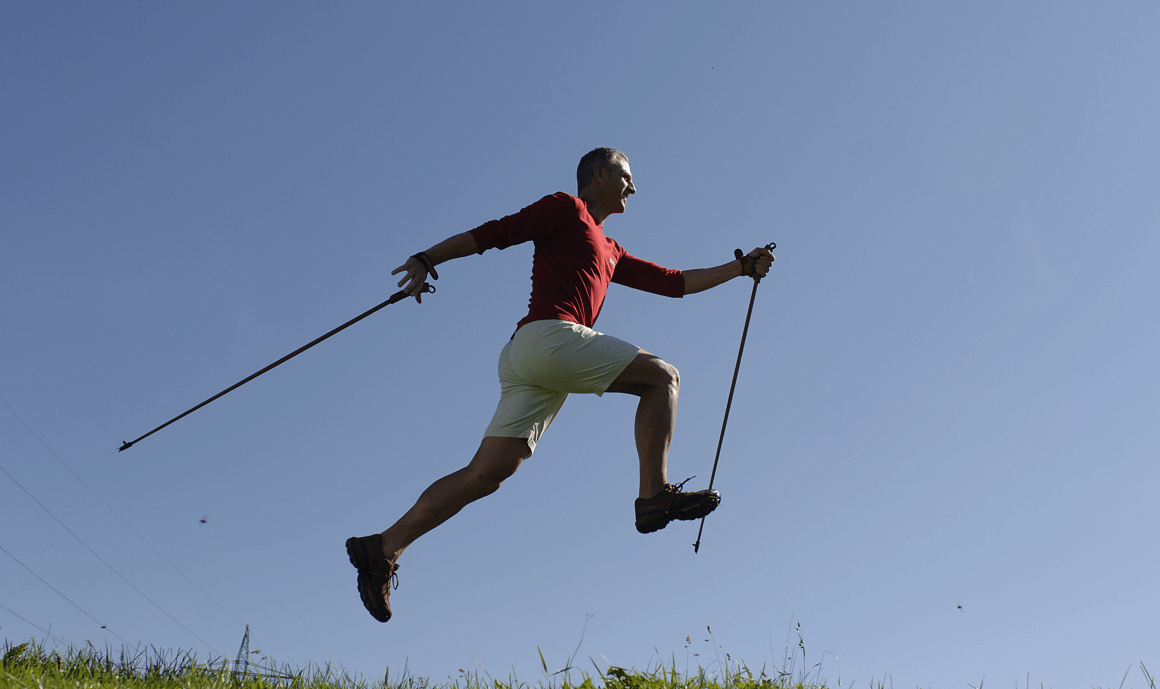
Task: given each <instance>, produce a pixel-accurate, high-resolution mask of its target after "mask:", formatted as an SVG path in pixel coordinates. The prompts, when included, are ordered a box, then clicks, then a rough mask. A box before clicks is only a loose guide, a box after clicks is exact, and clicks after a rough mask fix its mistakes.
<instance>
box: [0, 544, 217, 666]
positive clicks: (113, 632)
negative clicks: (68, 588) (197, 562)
mask: <svg viewBox="0 0 1160 689" xmlns="http://www.w3.org/2000/svg"><path fill="white" fill-rule="evenodd" d="M0 550H3V551H4V554H5V555H7V556H8V557H10V558H12V559H13V560H16V564H18V565H20V566H21V567H23V568H24V569H27V570H28V572H29V573H30V574H32V576H34V577H36V578H37V579H40V581H41V582H42V583H43V584H44V585H45V586H47V587H48V588H50V589H52V590H53V591H56V595H58V596H60V597H61V598H63V599H65V600H66V601H68V602H69V603H70V604H71V605H72V606H73V607H74V608H76V609H77V610H80V611H81V612H83V613H84V614H85V616H86V617H88V618H89V619H90V620H92V621H93V622H96V623H97V624H99V625H101V629H104V630H105V631H107V632H109V633H110V634H112V635H113V636H115V637H117V638H118V639H121V642H122V643H124V644H125V645H126V646H131V645H132V644H130V643H129V642H128V641H125V639H123V638H121V635H120V634H117V632H115V631H113V630H112V629H109V628H108V626H106V625H104V624H102V623H101V621H100V620H98V619H97V618H95V617H93V616H92V615H90V614H89V612H88V610H85V609H84V608H82V607H81V606H79V605H77V604H76V603H73V601H72V599H71V598H69V597H68V596H66V595H64V594H63V593H61V592H60V591H57V589H56V587H55V586H53V585H52V584H50V583H48V582H47V581H45V580H44V577H42V576H40V575H39V574H37V573H36V572H33V571H32V568H31V567H29V566H28V565H26V564H24V563H23V562H21V561H20V559H19V558H18V557H16V556H15V555H13V554H12V553H10V552H8V550H7V549H6V548H5V547H4V546H2V545H0ZM4 609H5V610H8V608H4ZM8 612H12V611H11V610H8ZM12 614H13V615H16V613H14V612H13V613H12ZM16 616H17V617H20V616H19V615H16ZM20 619H22V620H24V618H23V617H20ZM24 621H25V622H28V620H24ZM28 623H29V624H32V623H31V622H28ZM32 626H34V627H36V625H32ZM36 628H37V629H40V627H36ZM41 631H44V630H43V629H41ZM202 643H205V642H202ZM206 645H207V646H208V645H209V644H206Z"/></svg>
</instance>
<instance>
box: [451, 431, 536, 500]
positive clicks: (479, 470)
mask: <svg viewBox="0 0 1160 689" xmlns="http://www.w3.org/2000/svg"><path fill="white" fill-rule="evenodd" d="M531 455H532V451H531V449H530V448H529V447H528V444H527V441H525V440H522V439H516V438H485V439H484V443H483V445H482V446H481V447H480V451H479V452H478V453H476V455H475V457H474V458H473V459H472V460H471V464H469V465H468V466H467V471H468V472H469V475H470V477H471V478H472V479H473V480H474V481H475V482H476V484H477V485H478V486H479V487H480V490H481V491H482V493H483V494H484V495H490V494H491V493H494V492H495V491H497V490H499V487H500V486H502V485H503V482H504V481H506V480H507V479H509V478H511V476H512V474H515V473H516V470H518V469H519V468H520V465H521V464H523V463H524V460H525V459H527V458H528V457H530V456H531Z"/></svg>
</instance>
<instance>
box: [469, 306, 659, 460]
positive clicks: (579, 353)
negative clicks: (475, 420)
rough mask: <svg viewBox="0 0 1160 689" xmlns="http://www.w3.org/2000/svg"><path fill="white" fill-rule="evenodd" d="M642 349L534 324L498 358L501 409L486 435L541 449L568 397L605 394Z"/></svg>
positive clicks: (575, 329)
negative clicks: (574, 394)
mask: <svg viewBox="0 0 1160 689" xmlns="http://www.w3.org/2000/svg"><path fill="white" fill-rule="evenodd" d="M640 351H641V350H640V347H637V346H636V345H634V344H629V343H628V342H625V341H624V340H619V339H617V338H615V337H612V336H611V335H605V334H603V333H598V332H596V331H595V330H593V329H592V328H589V327H586V326H583V325H579V324H578V323H572V322H569V321H560V320H554V321H532V322H531V323H528V324H526V325H524V326H523V327H522V328H520V329H519V330H517V331H516V334H515V336H513V337H512V339H511V341H510V342H508V343H507V345H506V346H504V348H503V351H502V352H500V355H499V383H500V398H499V406H498V407H496V410H495V416H494V417H493V418H492V420H491V423H490V424H489V425H488V427H487V431H486V432H485V433H484V437H489V438H524V439H525V440H527V441H528V447H529V448H531V449H532V450H535V449H536V443H538V442H539V441H540V436H542V435H543V434H544V431H545V430H547V428H548V425H549V424H550V423H552V419H554V418H555V417H556V413H557V412H559V411H560V407H561V406H563V405H564V400H566V399H568V395H569V393H573V392H578V393H591V394H595V395H603V394H604V391H605V390H607V389H608V386H609V385H612V382H613V381H614V380H616V377H617V376H619V375H620V373H621V372H622V371H624V369H626V368H628V365H629V364H630V363H632V361H633V359H635V358H636V355H637V354H639V353H640Z"/></svg>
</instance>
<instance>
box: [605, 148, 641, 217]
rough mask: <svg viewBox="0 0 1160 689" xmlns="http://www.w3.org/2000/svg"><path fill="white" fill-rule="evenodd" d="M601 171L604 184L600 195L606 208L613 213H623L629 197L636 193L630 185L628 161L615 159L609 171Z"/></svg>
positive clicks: (630, 177)
mask: <svg viewBox="0 0 1160 689" xmlns="http://www.w3.org/2000/svg"><path fill="white" fill-rule="evenodd" d="M601 169H602V170H604V184H603V185H602V189H601V191H602V194H601V195H602V196H603V197H604V200H605V202H606V203H607V206H606V207H607V208H609V209H611V210H612V212H613V213H623V212H624V207H625V205H626V204H627V202H628V197H629V195H630V194H635V193H636V187H635V186H633V184H632V170H631V169H629V167H628V161H627V160H625V159H624V158H617V159H616V160H615V161H613V163H612V165H611V166H610V167H609V169H606V170H605V169H604V168H601Z"/></svg>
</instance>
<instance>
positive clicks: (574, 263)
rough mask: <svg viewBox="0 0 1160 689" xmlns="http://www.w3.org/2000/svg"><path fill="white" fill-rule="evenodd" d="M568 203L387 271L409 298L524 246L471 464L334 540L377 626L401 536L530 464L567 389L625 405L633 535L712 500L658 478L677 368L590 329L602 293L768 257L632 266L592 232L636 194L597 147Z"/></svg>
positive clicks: (676, 286)
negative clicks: (627, 399)
mask: <svg viewBox="0 0 1160 689" xmlns="http://www.w3.org/2000/svg"><path fill="white" fill-rule="evenodd" d="M576 184H577V188H578V190H579V191H578V195H577V196H572V195H570V194H565V193H563V192H559V193H556V194H552V195H551V196H545V197H544V198H542V199H540V200H539V201H537V202H535V203H533V204H532V205H530V206H528V207H527V208H524V209H523V210H521V211H520V212H518V213H516V214H514V215H509V216H507V217H505V218H502V219H500V220H493V221H491V222H488V223H484V224H483V225H481V226H479V227H477V228H476V229H474V230H471V231H470V232H464V233H463V234H457V235H455V236H453V237H451V238H449V239H446V240H444V241H442V242H440V243H439V244H436V245H435V246H433V247H431V248H430V249H427V251H425V252H421V253H418V254H416V255H414V256H412V257H411V258H409V259H407V262H406V263H404V264H403V265H401V266H399V267H398V268H396V269H395V270H394V271H393V272H392V273H391V274H392V275H395V274H398V273H405V275H404V276H403V278H402V279H401V280H400V281H399V286H400V287H402V286H403V285H404V284H406V285H407V286H406V288H405V290H406V292H407V293H408V295H410V296H414V297H415V298H416V300H421V295H422V291H423V283H424V280H426V278H427V276H428V274H430V273H431V272H432V271H433V268H434V266H436V265H438V264H440V263H443V262H445V261H450V260H451V259H453V258H461V257H463V256H469V255H471V254H482V253H483V252H485V251H487V250H488V249H506V248H507V247H509V246H514V245H516V244H521V243H523V242H527V241H531V242H534V243H535V248H536V249H535V255H534V257H533V259H532V296H531V302H530V304H529V307H528V315H527V316H525V317H524V318H523V320H521V321H520V322H519V324H518V325H517V326H516V332H515V335H513V336H512V339H511V340H510V341H509V342H508V343H507V345H506V346H505V347H504V348H503V351H502V352H501V353H500V358H499V377H500V388H501V394H500V400H499V406H498V408H497V409H496V411H495V416H494V417H493V418H492V420H491V424H490V425H489V426H488V428H487V431H486V432H485V433H484V438H483V441H482V442H481V443H480V445H479V450H477V451H476V453H475V456H474V457H473V458H472V459H471V462H470V463H469V464H468V465H467V466H466V467H464V468H463V469H460V470H459V471H456V472H455V473H453V474H449V475H447V476H444V477H443V478H441V479H439V480H438V481H436V482H435V483H433V484H431V486H430V487H429V488H427V490H425V491H423V494H422V495H420V496H419V500H418V501H417V502H416V503H415V505H414V507H412V508H411V509H410V510H408V511H407V513H406V514H404V515H403V516H402V518H400V519H399V521H397V522H395V523H394V524H393V525H392V526H391V527H390V528H388V529H387V530H386V531H383V532H382V533H378V534H374V535H371V536H365V537H362V538H351V539H349V540H348V541H347V542H346V550H347V554H348V555H349V556H350V561H351V564H353V565H354V566H355V568H357V569H358V591H359V595H360V596H361V597H362V602H363V605H365V606H366V608H367V610H368V611H370V613H371V615H372V616H374V618H375V619H376V620H378V621H380V622H386V621H387V620H389V619H391V606H390V602H389V600H388V599H389V596H390V592H391V588H392V586H394V587H397V586H398V577H397V575H396V574H395V570H397V569H398V567H399V565H398V561H399V556H400V555H402V554H403V551H404V550H406V549H407V546H409V545H411V543H413V542H414V541H415V539H417V538H419V537H420V536H422V535H423V534H425V533H427V532H428V531H430V530H431V529H434V528H435V527H437V526H439V525H440V524H442V523H443V522H445V521H447V520H448V519H450V518H451V517H452V516H454V515H455V514H456V513H457V512H459V510H461V509H463V508H464V506H466V505H467V504H468V503H470V502H473V501H475V500H478V499H480V498H482V497H484V496H485V495H490V494H491V493H494V492H495V491H496V490H497V489H498V488H499V487H500V486H501V485H502V484H503V482H504V480H505V479H507V478H508V477H509V476H511V475H512V474H514V473H515V472H516V469H519V468H520V465H521V464H523V462H524V460H525V459H527V458H529V457H531V456H532V452H533V451H535V449H536V444H537V443H538V442H539V440H540V437H541V436H542V435H543V434H544V431H545V430H547V428H548V426H549V424H551V423H552V419H554V418H555V417H556V413H557V412H559V411H560V407H561V406H562V405H563V404H564V400H566V399H567V398H568V395H569V394H570V393H592V394H596V395H603V394H604V393H605V392H622V393H627V394H630V395H636V396H637V397H639V398H640V403H639V405H638V406H637V411H636V427H635V432H636V450H637V454H638V455H639V457H640V497H639V498H638V499H637V501H636V528H637V531H640V532H641V533H650V532H653V531H659V530H660V529H663V528H664V527H665V526H666V525H667V524H668V523H669V521H670V520H673V519H700V518H701V517H703V516H704V515H706V514H709V513H710V512H712V511H713V510H714V509H715V508H716V507H717V504H718V503H719V502H720V500H721V496H720V494H719V493H718V492H717V491H715V490H713V491H709V490H702V491H695V492H684V491H682V490H681V489H680V488H681V487H680V486H674V485H672V484H670V483H669V482H668V472H667V461H668V454H669V443H670V442H671V441H672V438H673V425H674V422H675V419H676V412H677V394H678V392H679V390H680V376H679V375H678V374H677V369H676V368H674V367H673V366H672V365H671V364H669V363H667V362H665V361H663V360H661V359H660V358H659V357H656V356H654V355H652V354H650V353H648V352H646V351H645V350H643V349H641V348H639V347H637V346H636V345H632V344H629V343H627V342H625V341H623V340H618V339H616V338H615V337H611V336H609V335H604V334H602V333H598V332H596V331H595V330H593V329H592V327H593V326H594V325H595V324H596V317H597V316H598V315H600V309H601V307H602V306H603V305H604V297H605V292H606V291H607V289H608V283H610V282H615V283H618V284H621V285H626V286H628V287H632V288H634V289H639V290H644V291H646V292H652V293H654V294H660V295H663V296H667V297H682V296H684V295H686V294H693V293H695V292H701V291H704V290H707V289H709V288H711V287H716V286H717V285H720V284H722V283H725V282H727V281H729V280H731V279H733V278H735V277H739V276H741V275H746V276H752V277H764V276H765V275H766V273H768V271H769V267H770V265H771V263H772V262H773V254H772V253H770V252H769V251H768V250H766V249H762V248H757V249H754V250H753V251H751V252H749V255H748V256H744V257H742V258H741V259H740V260H733V261H730V262H728V263H724V264H722V265H719V266H717V267H715V268H702V269H697V270H686V271H679V270H671V269H668V268H662V267H661V266H659V265H656V264H655V263H650V262H648V261H645V260H642V259H639V258H637V257H635V256H633V255H632V254H629V253H628V252H627V251H625V250H624V249H622V248H621V246H620V245H619V244H617V243H616V242H615V241H613V240H612V239H609V238H608V237H605V236H604V228H603V223H604V220H605V219H606V218H608V216H610V215H613V214H615V213H623V212H624V208H625V204H626V203H627V201H628V197H629V195H630V194H635V193H636V187H635V186H634V185H633V182H632V172H631V170H630V169H629V166H628V158H627V157H626V156H625V155H624V154H623V153H621V152H620V151H617V150H615V149H611V148H597V149H596V150H594V151H591V152H590V153H588V154H586V155H585V156H584V157H583V158H581V159H580V165H579V167H578V168H577V170H576Z"/></svg>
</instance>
